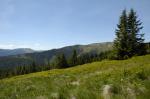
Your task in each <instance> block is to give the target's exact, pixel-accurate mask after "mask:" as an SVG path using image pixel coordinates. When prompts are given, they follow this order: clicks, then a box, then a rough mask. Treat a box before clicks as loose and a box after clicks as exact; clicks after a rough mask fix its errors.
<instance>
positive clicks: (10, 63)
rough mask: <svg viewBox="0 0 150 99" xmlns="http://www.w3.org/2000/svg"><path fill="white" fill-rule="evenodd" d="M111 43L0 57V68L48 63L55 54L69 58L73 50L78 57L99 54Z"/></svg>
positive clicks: (110, 47)
mask: <svg viewBox="0 0 150 99" xmlns="http://www.w3.org/2000/svg"><path fill="white" fill-rule="evenodd" d="M112 45H113V43H112V42H105V43H93V44H88V45H73V46H67V47H63V48H58V49H52V50H47V51H42V52H34V53H28V54H21V55H14V56H7V57H0V67H7V68H8V67H15V66H18V64H19V65H29V64H31V62H32V61H33V60H35V61H36V63H37V64H41V65H43V64H45V61H50V60H51V59H53V58H54V57H55V56H56V55H57V54H60V53H64V54H65V55H66V57H69V56H70V55H71V54H72V52H73V50H74V49H75V50H76V51H77V53H78V56H80V55H83V54H86V53H89V54H98V53H100V52H104V51H108V50H111V49H112Z"/></svg>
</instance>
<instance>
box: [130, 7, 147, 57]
mask: <svg viewBox="0 0 150 99" xmlns="http://www.w3.org/2000/svg"><path fill="white" fill-rule="evenodd" d="M141 25H142V22H140V20H138V19H137V15H136V12H135V11H134V10H133V9H131V10H130V13H129V15H128V33H129V36H130V37H129V45H128V46H130V54H131V56H132V55H141V54H144V50H145V49H144V44H143V42H144V38H143V36H144V34H140V30H141V29H142V28H143V26H141ZM145 51H146V50H145Z"/></svg>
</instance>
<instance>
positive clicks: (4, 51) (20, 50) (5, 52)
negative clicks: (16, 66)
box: [0, 48, 36, 56]
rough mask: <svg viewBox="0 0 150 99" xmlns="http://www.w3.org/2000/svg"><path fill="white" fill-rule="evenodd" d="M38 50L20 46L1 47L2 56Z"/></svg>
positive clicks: (0, 54) (0, 53)
mask: <svg viewBox="0 0 150 99" xmlns="http://www.w3.org/2000/svg"><path fill="white" fill-rule="evenodd" d="M33 52H36V51H35V50H33V49H30V48H18V49H0V56H9V55H18V54H26V53H33Z"/></svg>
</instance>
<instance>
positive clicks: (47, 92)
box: [0, 55, 150, 99]
mask: <svg viewBox="0 0 150 99" xmlns="http://www.w3.org/2000/svg"><path fill="white" fill-rule="evenodd" d="M105 85H108V86H110V87H111V89H110V92H109V94H108V95H107V96H108V97H111V99H149V97H150V55H146V56H139V57H133V58H131V59H128V60H121V61H117V60H114V61H109V60H104V61H102V62H93V63H90V64H85V65H80V66H76V67H72V68H68V69H55V70H49V71H43V72H37V73H32V74H27V75H21V76H15V77H12V78H6V79H3V80H0V99H103V98H104V95H103V94H102V93H103V92H104V86H105Z"/></svg>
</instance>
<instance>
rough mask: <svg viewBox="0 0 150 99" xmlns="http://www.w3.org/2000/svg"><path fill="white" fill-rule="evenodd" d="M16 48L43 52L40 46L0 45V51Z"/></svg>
mask: <svg viewBox="0 0 150 99" xmlns="http://www.w3.org/2000/svg"><path fill="white" fill-rule="evenodd" d="M16 48H31V49H36V50H43V47H41V44H39V43H35V44H10V43H9V44H0V49H16Z"/></svg>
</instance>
